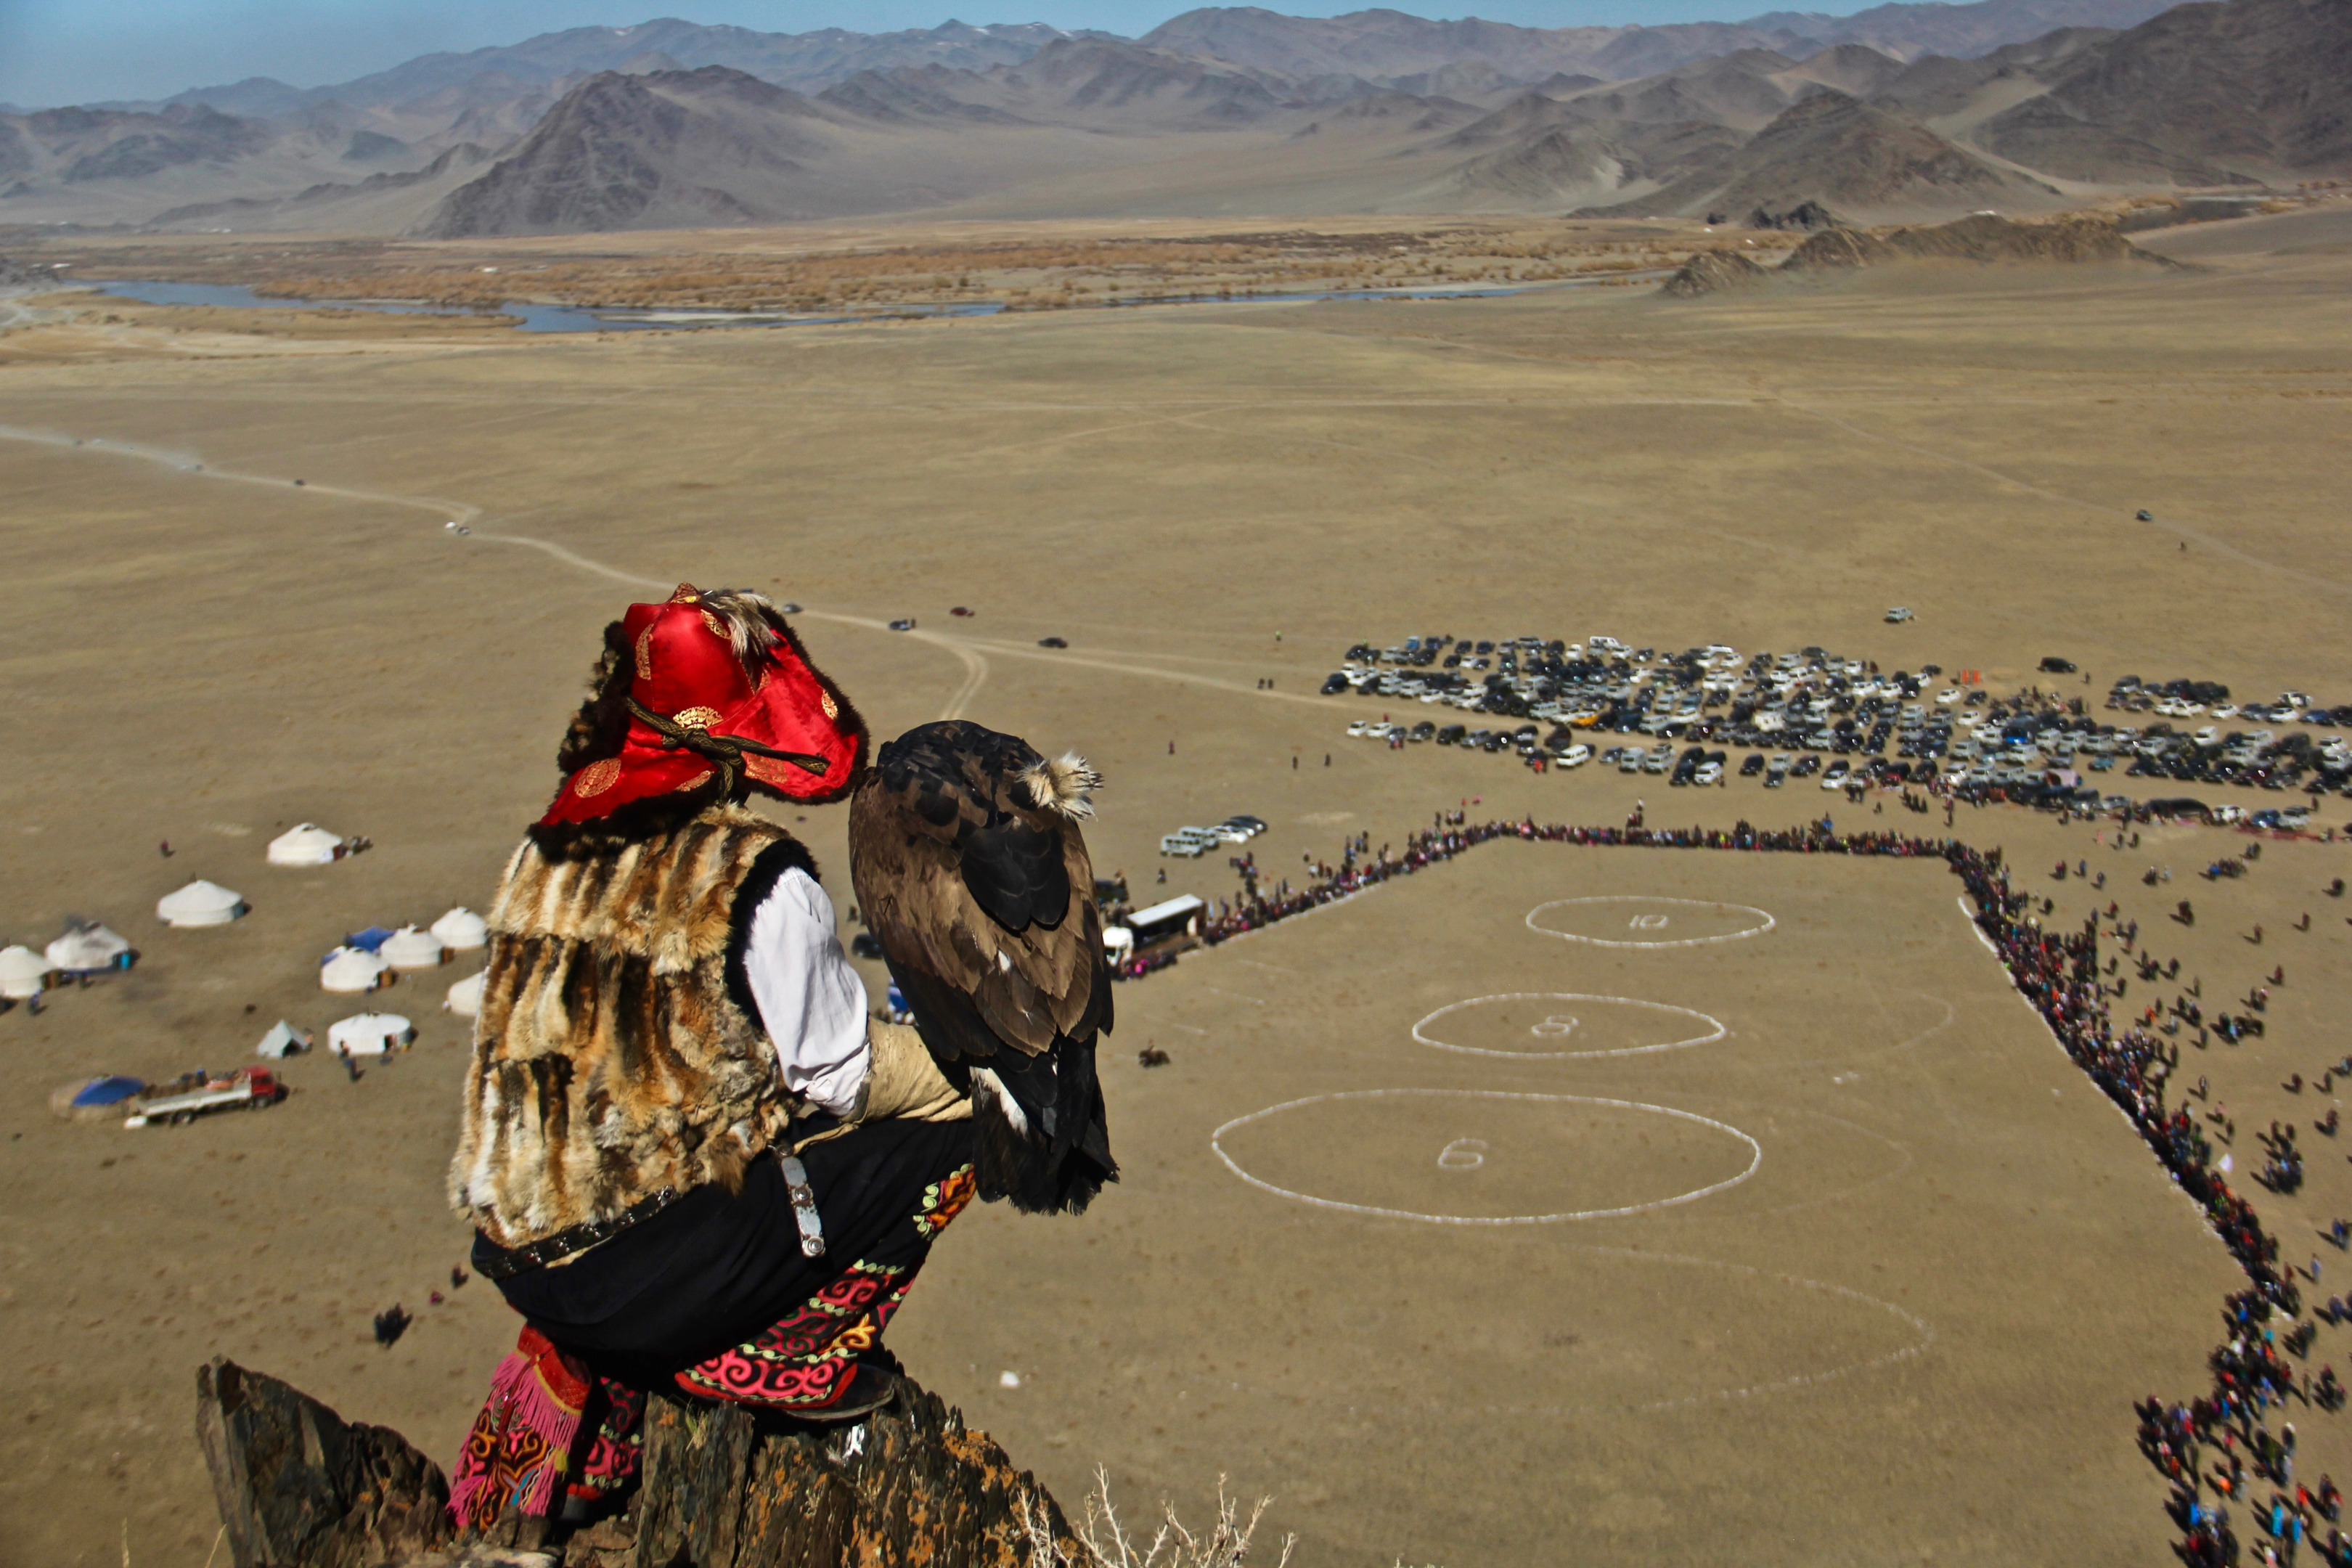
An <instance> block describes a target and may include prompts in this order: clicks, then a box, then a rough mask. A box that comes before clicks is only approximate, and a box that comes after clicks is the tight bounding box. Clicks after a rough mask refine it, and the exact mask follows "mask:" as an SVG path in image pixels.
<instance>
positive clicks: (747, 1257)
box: [474, 1121, 972, 1385]
mask: <svg viewBox="0 0 2352 1568" xmlns="http://www.w3.org/2000/svg"><path fill="white" fill-rule="evenodd" d="M971 1157H972V1131H971V1122H969V1121H877V1122H874V1123H871V1124H869V1125H867V1126H865V1127H861V1128H859V1129H858V1130H857V1131H855V1132H850V1133H847V1134H845V1135H844V1136H842V1137H839V1138H835V1139H833V1140H831V1141H830V1142H824V1143H817V1144H813V1145H811V1146H810V1148H809V1149H808V1151H807V1152H805V1153H803V1155H802V1156H801V1163H802V1164H803V1165H804V1166H805V1167H806V1168H807V1170H808V1174H809V1186H810V1189H811V1190H812V1191H813V1192H814V1194H815V1195H816V1203H817V1213H818V1215H819V1216H820V1217H821V1218H822V1219H823V1221H824V1257H822V1258H806V1257H803V1255H802V1253H801V1247H800V1229H799V1226H797V1225H796V1224H795V1223H794V1221H793V1205H792V1198H791V1196H790V1194H788V1193H787V1192H786V1190H785V1187H784V1177H783V1172H782V1168H781V1167H780V1165H779V1164H778V1163H777V1161H776V1159H775V1157H774V1156H772V1155H762V1156H761V1158H760V1159H758V1160H755V1161H753V1162H752V1164H751V1170H750V1171H749V1173H747V1174H746V1175H745V1178H744V1182H743V1188H742V1191H741V1192H740V1193H737V1194H731V1195H730V1194H728V1193H726V1192H725V1191H723V1190H721V1189H719V1188H717V1187H698V1188H696V1189H695V1190H694V1191H692V1192H690V1193H688V1194H686V1195H685V1196H684V1197H682V1198H680V1199H679V1200H678V1201H677V1202H676V1203H674V1204H672V1205H669V1206H668V1207H667V1208H666V1209H664V1210H662V1211H661V1212H660V1213H659V1214H657V1215H654V1216H653V1217H652V1218H650V1219H647V1220H645V1221H642V1222H640V1223H639V1224H636V1225H634V1226H630V1227H629V1228H628V1229H626V1230H625V1231H623V1232H621V1233H620V1234H619V1235H618V1236H615V1237H613V1238H612V1239H611V1240H609V1241H606V1242H604V1243H602V1244H600V1245H598V1246H596V1247H591V1248H589V1249H588V1250H587V1251H586V1252H583V1253H582V1254H580V1255H579V1256H578V1257H576V1258H573V1259H572V1261H570V1262H569V1263H566V1264H563V1265H562V1266H561V1267H557V1268H527V1269H525V1270H523V1271H522V1272H521V1273H520V1274H517V1275H514V1276H513V1277H512V1278H510V1279H504V1280H501V1281H499V1289H500V1290H502V1291H503V1292H505V1294H506V1299H507V1302H508V1304H509V1305H510V1306H512V1307H513V1308H514V1309H515V1310H517V1311H519V1312H520V1313H521V1314H522V1315H523V1317H524V1318H525V1319H526V1320H528V1321H529V1322H530V1326H531V1327H533V1328H535V1329H537V1330H538V1331H540V1332H541V1333H542V1334H545V1335H546V1336H547V1337H548V1338H549V1339H551V1340H552V1341H553V1342H555V1343H556V1344H557V1345H558V1346H560V1347H562V1349H563V1350H565V1351H567V1352H571V1353H572V1354H574V1355H577V1356H579V1357H581V1358H582V1359H583V1360H584V1361H586V1362H587V1363H589V1364H590V1365H592V1366H593V1367H594V1368H595V1369H596V1370H597V1371H598V1372H600V1373H604V1374H605V1375H608V1376H612V1377H617V1378H621V1379H623V1380H624V1381H626V1382H631V1383H635V1384H640V1385H642V1384H654V1383H663V1382H667V1380H668V1379H669V1377H670V1374H671V1373H675V1372H677V1371H678V1370H679V1369H680V1368H683V1367H688V1366H691V1365H693V1364H694V1363H697V1362H699V1361H702V1360H705V1359H706V1358H708V1357H710V1356H713V1355H716V1354H718V1353H719V1352H721V1351H725V1350H729V1349H731V1348H732V1347H734V1346H736V1345H739V1344H741V1343H743V1342H746V1341H748V1340H750V1339H751V1338H752V1337H753V1336H755V1335H757V1334H758V1333H760V1332H761V1331H762V1330H764V1329H766V1328H768V1327H769V1326H770V1325H771V1324H773V1323H776V1322H778V1321H782V1319H784V1318H786V1317H788V1316H790V1315H791V1314H792V1313H793V1312H794V1311H796V1310H799V1309H800V1308H801V1307H802V1306H803V1304H804V1303H806V1302H807V1300H808V1299H809V1298H810V1297H812V1296H814V1295H815V1294H816V1293H817V1292H818V1291H819V1290H821V1289H824V1288H825V1287H826V1286H827V1285H830V1284H832V1283H833V1282H834V1281H835V1280H836V1279H839V1278H840V1277H841V1276H842V1274H843V1273H844V1272H845V1270H846V1269H847V1268H849V1266H850V1265H851V1264H852V1263H855V1262H857V1261H860V1260H867V1261H872V1262H877V1263H884V1264H889V1265H892V1266H898V1267H903V1266H907V1265H910V1264H919V1263H920V1262H921V1261H922V1258H923V1257H924V1256H925V1254H927V1253H928V1252H929V1249H930V1239H929V1236H928V1235H926V1234H925V1233H924V1232H923V1231H921V1230H920V1229H919V1228H918V1227H917V1226H916V1225H915V1223H914V1217H913V1216H914V1215H915V1213H916V1211H917V1209H918V1208H919V1205H921V1203H922V1201H923V1194H924V1192H925V1189H927V1188H928V1187H929V1186H930V1185H932V1184H935V1183H938V1182H940V1181H943V1180H945V1179H946V1178H947V1177H948V1176H949V1175H950V1174H952V1173H954V1172H955V1171H956V1170H957V1169H958V1168H959V1167H960V1166H963V1165H967V1164H970V1163H971ZM499 1255H500V1251H499V1248H498V1247H495V1246H493V1245H492V1244H491V1243H490V1241H489V1240H488V1237H483V1236H480V1235H476V1237H474V1258H475V1260H476V1267H477V1268H479V1267H480V1263H481V1260H482V1259H483V1258H486V1257H488V1258H492V1259H495V1258H498V1257H499Z"/></svg>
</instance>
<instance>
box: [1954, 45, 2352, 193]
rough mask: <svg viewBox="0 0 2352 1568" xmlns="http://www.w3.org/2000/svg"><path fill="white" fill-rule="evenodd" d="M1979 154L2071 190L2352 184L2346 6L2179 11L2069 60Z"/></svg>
mask: <svg viewBox="0 0 2352 1568" xmlns="http://www.w3.org/2000/svg"><path fill="white" fill-rule="evenodd" d="M1979 138H1980V139H1981V140H1982V142H1983V143H1984V145H1985V146H1986V147H1988V148H1990V150H1991V151H1993V152H1995V153H2000V155H2001V156H2003V157H2006V158H2011V159H2015V160H2016V161H2017V162H2019V163H2027V164H2030V165H2032V167H2035V168H2039V169H2047V170H2049V171H2050V172H2051V173H2053V174H2059V175H2062V176H2063V177H2065V178H2068V179H2075V180H2097V181H2131V180H2143V181H2144V180H2158V181H2168V182H2175V183H2179V184H2223V183H2228V182H2244V183H2257V182H2262V181H2268V180H2280V179H2293V178H2296V177H2298V176H2302V177H2308V176H2310V175H2314V174H2333V175H2341V174H2352V4H2347V3H2346V0H2231V3H2230V4H2228V5H2182V6H2179V7H2178V8H2177V9H2174V10H2171V11H2168V12H2166V13H2165V14H2163V15H2162V16H2158V17H2156V18H2155V19H2154V20H2152V21H2149V22H2147V23H2145V24H2144V25H2142V26H2137V27H2135V28H2133V29H2132V30H2131V31H2129V32H2127V33H2123V34H2119V35H2117V36H2116V37H2113V38H2110V39H2107V40H2105V42H2102V43H2098V44H2095V45H2094V46H2092V47H2088V48H2085V49H2084V50H2082V51H2080V52H2079V53H2077V54H2075V55H2074V56H2073V57H2072V58H2070V59H2069V60H2068V61H2067V62H2066V63H2065V65H2064V66H2063V68H2062V69H2060V70H2059V71H2058V72H2057V73H2056V74H2055V75H2054V76H2053V78H2052V79H2051V81H2050V89H2049V90H2048V91H2047V92H2046V93H2043V94H2042V95H2040V96H2038V97H2035V98H2032V99H2029V100H2026V101H2025V102H2022V103H2020V104H2018V105H2017V106H2016V107H2014V108H2012V109H2010V110H2005V111H2003V112H2002V113H2000V114H1998V115H1995V116H1993V117H1992V118H1991V119H1990V120H1988V121H1986V122H1985V124H1984V126H1983V128H1982V130H1981V131H1980V132H1979Z"/></svg>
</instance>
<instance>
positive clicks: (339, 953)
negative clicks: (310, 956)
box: [319, 947, 390, 991]
mask: <svg viewBox="0 0 2352 1568" xmlns="http://www.w3.org/2000/svg"><path fill="white" fill-rule="evenodd" d="M388 967H390V966H389V965H388V964H386V963H384V961H383V959H381V958H378V957H377V956H376V955H375V954H374V953H372V952H361V951H360V950H359V949H358V948H355V947H339V948H337V949H335V951H334V952H331V953H329V954H327V961H326V962H325V963H321V964H320V965H319V984H320V987H321V988H323V989H325V990H328V991H373V990H374V989H375V987H376V982H378V981H379V980H381V979H383V972H384V970H385V969H387V968H388Z"/></svg>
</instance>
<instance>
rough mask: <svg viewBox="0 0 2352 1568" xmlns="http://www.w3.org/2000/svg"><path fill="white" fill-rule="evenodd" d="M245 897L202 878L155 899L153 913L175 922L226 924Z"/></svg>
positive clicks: (177, 924) (185, 923) (240, 910)
mask: <svg viewBox="0 0 2352 1568" xmlns="http://www.w3.org/2000/svg"><path fill="white" fill-rule="evenodd" d="M244 905H245V900H244V899H243V898H241V897H239V896H238V895H237V894H236V893H233V892H230V891H229V890H228V889H226V888H224V887H222V886H221V885H220V884H219V883H217V882H207V881H205V880H204V879H202V878H198V879H196V880H194V881H193V882H191V883H189V884H188V885H187V886H186V887H184V888H182V889H180V890H179V891H177V892H175V893H166V894H164V895H163V897H162V898H160V899H158V900H155V913H156V914H157V915H158V916H160V917H162V918H163V920H166V921H170V922H171V923H172V924H173V925H175V926H179V925H200V926H202V925H226V924H227V923H228V922H229V921H233V920H235V919H236V917H237V915H238V914H240V913H241V912H242V911H243V909H244Z"/></svg>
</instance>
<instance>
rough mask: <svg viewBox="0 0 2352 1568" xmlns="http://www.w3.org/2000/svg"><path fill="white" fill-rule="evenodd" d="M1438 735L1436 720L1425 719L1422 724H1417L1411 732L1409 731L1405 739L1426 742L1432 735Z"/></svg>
mask: <svg viewBox="0 0 2352 1568" xmlns="http://www.w3.org/2000/svg"><path fill="white" fill-rule="evenodd" d="M1436 733H1437V724H1436V721H1434V720H1430V719H1423V721H1421V722H1420V723H1418V724H1415V725H1414V726H1413V727H1412V729H1411V730H1409V731H1406V732H1405V737H1404V738H1405V739H1406V740H1408V741H1426V740H1428V739H1429V738H1430V737H1431V736H1432V735H1434V734H1436Z"/></svg>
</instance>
